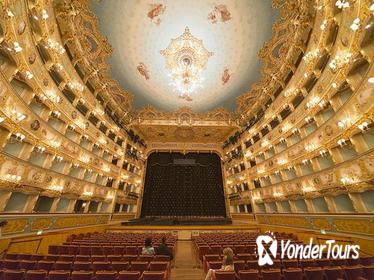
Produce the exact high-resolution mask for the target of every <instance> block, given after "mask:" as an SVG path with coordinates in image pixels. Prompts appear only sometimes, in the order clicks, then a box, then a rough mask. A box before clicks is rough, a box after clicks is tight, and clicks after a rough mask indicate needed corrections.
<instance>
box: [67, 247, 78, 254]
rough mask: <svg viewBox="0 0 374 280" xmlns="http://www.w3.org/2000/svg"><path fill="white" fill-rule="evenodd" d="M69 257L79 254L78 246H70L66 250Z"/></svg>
mask: <svg viewBox="0 0 374 280" xmlns="http://www.w3.org/2000/svg"><path fill="white" fill-rule="evenodd" d="M68 252H69V255H78V254H79V246H77V245H70V246H69V249H68Z"/></svg>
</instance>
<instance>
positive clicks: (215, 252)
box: [210, 245, 222, 255]
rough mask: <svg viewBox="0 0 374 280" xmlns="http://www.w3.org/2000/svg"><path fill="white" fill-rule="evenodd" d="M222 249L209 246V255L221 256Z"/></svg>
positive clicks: (218, 246) (219, 246) (217, 246)
mask: <svg viewBox="0 0 374 280" xmlns="http://www.w3.org/2000/svg"><path fill="white" fill-rule="evenodd" d="M221 253H222V247H221V245H212V246H210V254H211V255H221Z"/></svg>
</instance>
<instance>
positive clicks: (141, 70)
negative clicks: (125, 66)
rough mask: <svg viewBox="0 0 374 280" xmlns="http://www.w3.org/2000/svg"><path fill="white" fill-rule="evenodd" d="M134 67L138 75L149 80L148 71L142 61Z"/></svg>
mask: <svg viewBox="0 0 374 280" xmlns="http://www.w3.org/2000/svg"><path fill="white" fill-rule="evenodd" d="M136 69H137V70H138V72H139V74H140V75H142V76H143V77H144V78H145V79H146V80H149V78H150V77H149V71H148V69H147V66H146V65H145V64H144V63H143V62H140V63H139V65H138V66H137V67H136Z"/></svg>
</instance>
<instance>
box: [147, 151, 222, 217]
mask: <svg viewBox="0 0 374 280" xmlns="http://www.w3.org/2000/svg"><path fill="white" fill-rule="evenodd" d="M147 216H212V217H213V216H219V217H224V216H226V210H225V199H224V192H223V183H222V172H221V160H220V158H219V156H218V155H216V154H210V153H188V154H186V155H183V154H181V153H153V154H151V155H150V156H149V157H148V161H147V170H146V177H145V186H144V196H143V204H142V217H147Z"/></svg>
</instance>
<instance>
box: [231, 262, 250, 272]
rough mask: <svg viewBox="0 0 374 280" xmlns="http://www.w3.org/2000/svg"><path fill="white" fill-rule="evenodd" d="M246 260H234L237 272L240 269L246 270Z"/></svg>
mask: <svg viewBox="0 0 374 280" xmlns="http://www.w3.org/2000/svg"><path fill="white" fill-rule="evenodd" d="M246 267H247V266H246V264H245V261H234V268H235V272H236V273H238V272H239V271H240V270H246Z"/></svg>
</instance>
